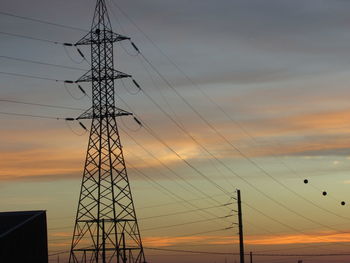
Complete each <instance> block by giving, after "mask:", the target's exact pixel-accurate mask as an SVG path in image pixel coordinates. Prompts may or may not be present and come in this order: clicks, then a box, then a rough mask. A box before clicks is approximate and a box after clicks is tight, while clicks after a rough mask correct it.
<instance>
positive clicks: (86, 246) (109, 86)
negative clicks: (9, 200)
mask: <svg viewBox="0 0 350 263" xmlns="http://www.w3.org/2000/svg"><path fill="white" fill-rule="evenodd" d="M128 39H129V38H128V37H125V36H122V35H119V34H116V33H114V32H113V31H112V27H111V23H110V20H109V16H108V12H107V7H106V3H105V0H97V4H96V9H95V13H94V18H93V22H92V26H91V30H90V32H89V33H88V34H87V35H86V36H84V37H83V38H82V39H81V40H80V41H78V42H77V43H76V44H75V46H76V47H77V46H81V45H87V46H89V47H90V51H91V70H89V71H88V72H87V73H86V74H84V75H83V76H82V77H81V78H80V79H78V80H77V81H75V83H82V82H88V83H91V86H92V107H91V108H90V109H88V110H87V111H86V112H84V113H83V114H82V115H80V116H79V117H78V118H76V120H79V121H80V120H84V119H91V120H92V123H91V129H90V138H89V144H88V150H87V155H86V161H85V168H84V172H83V180H82V186H81V192H80V198H79V204H78V211H77V215H76V221H75V227H74V234H73V239H72V246H71V253H70V259H69V262H71V263H73V262H74V263H75V262H92V263H95V262H96V263H97V262H100V263H105V262H109V263H126V262H128V263H143V262H145V256H144V252H143V247H142V242H141V237H140V231H139V227H138V223H137V219H136V214H135V208H134V203H133V199H132V195H131V190H130V185H129V179H128V175H127V171H126V167H125V161H124V157H123V150H122V146H121V142H120V137H119V131H118V127H117V121H116V118H117V117H121V116H126V115H132V114H131V113H129V112H126V111H124V110H122V109H119V108H117V107H116V106H115V105H116V104H115V91H114V80H116V79H120V78H129V77H131V76H130V75H128V74H125V73H122V72H120V71H117V70H115V69H114V61H113V43H114V42H117V41H122V40H128ZM78 50H79V49H78ZM79 51H80V50H79ZM80 53H81V51H80ZM81 54H82V53H81ZM81 125H82V126H83V124H81ZM83 127H85V126H83Z"/></svg>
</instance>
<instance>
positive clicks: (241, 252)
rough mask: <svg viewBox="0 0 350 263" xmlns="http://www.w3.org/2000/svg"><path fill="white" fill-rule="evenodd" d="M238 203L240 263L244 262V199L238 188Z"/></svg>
mask: <svg viewBox="0 0 350 263" xmlns="http://www.w3.org/2000/svg"><path fill="white" fill-rule="evenodd" d="M237 204H238V229H239V256H240V263H244V239H243V220H242V200H241V190H238V189H237Z"/></svg>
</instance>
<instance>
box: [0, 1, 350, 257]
mask: <svg viewBox="0 0 350 263" xmlns="http://www.w3.org/2000/svg"><path fill="white" fill-rule="evenodd" d="M95 2H96V1H95V0H85V1H84V0H74V1H68V0H60V1H57V0H56V1H54V0H46V1H44V0H31V1H24V0H2V4H1V8H0V39H1V41H0V123H1V126H0V127H1V128H0V135H1V136H0V210H1V211H17V210H37V209H43V210H47V216H48V229H49V236H48V238H49V254H55V253H56V252H61V251H66V250H69V249H70V241H71V236H72V231H73V224H74V220H75V213H76V209H77V203H78V195H79V190H80V183H81V177H82V170H83V165H84V158H85V152H86V148H87V141H88V133H85V132H84V130H83V129H82V128H81V127H80V126H79V124H77V123H67V122H65V121H63V120H54V119H42V118H30V117H24V116H14V115H6V114H4V113H18V114H30V115H39V116H52V117H60V118H66V117H77V116H78V115H80V114H81V112H83V111H84V109H87V108H89V107H90V105H91V101H89V98H87V97H83V98H81V99H79V100H76V99H74V97H75V98H77V97H78V98H80V97H81V93H80V91H79V90H77V88H76V87H75V86H72V85H66V87H65V86H64V85H63V83H61V82H55V81H50V80H44V79H35V78H25V77H20V76H13V75H7V74H3V73H15V74H25V75H33V76H38V77H41V78H46V79H57V80H76V79H78V78H79V77H80V76H81V75H83V74H84V72H85V71H86V70H88V69H89V65H88V64H87V63H85V62H84V61H81V57H80V56H79V54H78V53H77V51H76V50H75V49H74V48H69V47H68V48H66V49H64V48H63V46H62V45H56V44H53V43H49V42H43V41H36V40H33V39H25V38H19V37H15V36H13V35H12V36H11V35H9V34H6V33H10V34H19V35H25V36H29V37H31V38H39V39H45V40H50V41H57V42H69V43H74V42H76V41H78V40H79V39H80V38H81V37H82V36H83V35H84V32H83V31H80V30H73V29H68V28H62V27H58V26H54V25H48V24H42V23H38V22H35V21H29V20H24V19H21V18H18V17H13V16H9V15H6V14H5V13H10V14H14V15H18V16H25V17H29V18H34V19H40V20H45V21H50V22H52V23H58V24H64V25H67V26H72V27H76V28H82V29H86V30H88V29H89V27H90V24H91V21H92V15H93V9H94V6H95ZM107 4H108V7H109V9H110V18H111V21H112V24H113V29H114V31H115V32H118V33H121V34H125V35H128V36H130V37H131V38H132V40H133V41H134V42H135V43H136V44H137V46H138V47H139V48H140V50H141V52H142V53H143V54H144V55H145V57H147V59H149V61H151V63H152V64H153V65H154V66H155V67H156V68H157V70H159V72H160V73H161V74H162V76H164V77H165V78H166V80H167V81H168V83H170V84H171V86H172V87H173V88H174V90H175V91H176V92H174V90H173V89H172V88H171V87H169V85H167V83H165V82H164V80H162V79H161V77H160V76H159V75H157V73H156V72H155V71H154V70H153V69H152V67H150V65H148V64H147V62H146V61H145V60H144V59H143V58H142V57H141V56H137V54H136V52H135V50H134V49H133V48H132V46H131V45H130V43H128V42H122V43H118V44H116V45H115V64H116V69H118V70H120V71H123V72H125V73H128V74H131V75H133V77H134V78H135V79H136V80H137V82H138V83H139V84H140V85H141V86H142V89H143V90H144V91H145V94H144V93H143V92H137V89H136V88H135V86H134V85H133V83H132V82H131V81H130V80H125V81H124V83H122V82H121V81H116V83H115V86H116V94H117V96H118V99H117V106H118V107H120V108H123V109H125V110H128V111H132V112H134V113H135V114H136V115H137V116H138V118H139V119H140V120H141V121H142V122H143V123H144V124H145V126H146V125H147V127H151V128H152V130H153V131H154V133H156V135H157V137H158V139H159V140H157V139H156V138H154V137H153V136H152V135H150V133H148V132H147V129H145V128H140V127H139V126H138V125H137V123H135V122H134V120H133V119H132V118H130V117H125V118H123V119H120V120H119V128H120V132H121V140H122V144H123V146H124V148H123V150H124V153H125V159H126V164H127V167H128V172H129V178H130V183H131V187H132V191H133V197H134V202H135V206H136V214H137V216H138V218H139V225H140V231H141V236H142V239H143V244H144V247H146V250H145V253H146V258H147V260H148V262H150V263H160V262H164V261H167V262H169V263H173V262H174V263H175V262H179V261H181V262H184V263H186V262H189V263H190V262H191V263H197V262H198V263H199V262H203V263H213V262H216V263H219V262H225V261H226V262H229V263H231V262H232V263H234V262H238V261H239V256H238V255H237V253H239V247H238V235H237V233H238V229H237V227H236V224H235V223H236V222H237V218H236V214H235V213H233V214H232V210H236V209H237V208H236V203H235V201H234V200H233V199H232V198H231V197H235V195H236V193H235V190H236V189H240V190H241V192H242V198H243V213H244V214H243V218H244V233H245V240H246V246H245V248H246V252H247V253H249V252H250V251H252V252H253V253H254V254H259V253H260V254H275V256H271V255H270V256H267V255H265V256H258V255H256V256H255V261H254V262H261V263H265V262H266V263H267V262H284V263H289V262H297V261H298V260H301V259H303V260H304V261H303V262H310V263H316V262H348V261H349V260H348V258H349V257H350V256H338V257H312V256H308V257H306V256H305V257H302V256H299V257H298V256H293V254H308V255H309V254H334V253H346V252H348V246H349V244H350V213H349V211H350V210H349V207H350V196H349V191H348V189H349V186H350V172H349V170H350V136H349V133H350V99H349V98H350V74H349V73H350V16H349V12H350V1H344V0H332V1H330V0H293V1H291V0H264V1H261V0H218V1H212V0H191V1H186V0H178V1H171V0H147V1H127V0H107ZM118 6H119V7H120V8H121V9H118ZM121 10H122V11H121ZM1 12H2V13H1ZM125 14H127V15H128V17H127V16H125ZM140 29H141V30H142V32H141V31H140ZM82 51H83V52H84V54H86V56H87V57H89V48H88V47H84V48H82ZM16 59H17V60H16ZM18 59H20V60H31V61H33V60H34V61H38V62H42V63H49V64H54V65H64V66H67V67H69V68H60V67H55V66H49V65H44V64H33V63H29V62H25V61H19V60H18ZM76 62H78V63H76ZM179 69H180V70H179ZM184 73H185V74H184ZM84 89H85V90H86V91H87V92H91V88H90V86H89V85H88V84H84ZM179 94H180V96H179ZM148 96H149V97H151V98H152V100H153V101H152V100H150V99H149V97H148ZM183 98H184V99H183ZM9 100H10V101H19V102H28V103H37V104H46V105H54V106H64V107H71V108H76V109H75V110H74V109H71V110H69V109H59V108H52V107H51V108H50V107H43V106H33V105H26V104H20V103H13V102H9ZM154 102H156V103H154ZM160 108H161V109H162V110H160ZM162 111H163V112H162ZM169 116H170V117H171V118H169ZM174 121H175V122H177V123H178V126H180V127H183V130H181V129H179V127H178V126H177V125H176V124H174ZM84 125H85V126H87V127H89V121H84ZM184 131H185V132H184ZM160 140H161V141H163V142H165V143H166V144H167V145H168V146H169V148H171V149H172V150H173V151H175V152H176V153H178V155H179V156H180V157H181V159H182V160H181V159H180V158H179V156H177V155H175V154H174V152H173V151H172V150H170V149H169V148H167V147H166V146H165V145H164V144H162V143H161V142H160ZM228 142H229V143H228ZM183 160H185V161H186V162H187V163H189V164H191V166H192V168H191V167H189V166H188V165H186V163H185V162H184V161H183ZM193 167H194V169H193ZM203 175H204V176H203ZM205 178H209V180H210V181H212V182H215V184H216V185H215V184H214V183H211V182H209V180H208V179H205ZM304 179H308V181H309V183H308V184H304V182H303V181H304ZM322 191H327V193H328V194H327V196H323V195H322ZM227 193H230V194H227ZM230 195H231V197H230ZM341 201H345V202H346V205H345V206H342V205H341ZM199 209H202V211H200V210H199ZM230 215H231V216H230ZM232 226H233V227H234V228H230V227H232ZM228 228H230V229H228ZM225 229H226V230H225ZM159 248H160V249H166V250H168V251H164V250H157V249H159ZM172 250H191V251H207V252H218V253H223V254H212V255H205V254H190V253H185V252H176V251H172ZM226 253H227V254H226ZM229 253H234V255H229ZM280 254H282V255H283V254H284V255H286V254H288V255H289V256H278V255H280ZM66 257H67V254H61V255H60V260H61V262H65V261H64V260H65V259H66ZM247 260H248V257H247ZM50 262H57V256H51V257H50Z"/></svg>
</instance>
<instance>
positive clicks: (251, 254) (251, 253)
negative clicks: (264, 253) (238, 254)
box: [249, 251, 253, 263]
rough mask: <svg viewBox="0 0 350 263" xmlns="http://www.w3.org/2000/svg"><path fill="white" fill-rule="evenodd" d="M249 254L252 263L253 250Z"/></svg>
mask: <svg viewBox="0 0 350 263" xmlns="http://www.w3.org/2000/svg"><path fill="white" fill-rule="evenodd" d="M249 256H250V263H253V252H251V251H250V252H249Z"/></svg>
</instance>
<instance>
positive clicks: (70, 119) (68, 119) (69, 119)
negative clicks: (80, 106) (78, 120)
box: [65, 118, 75, 121]
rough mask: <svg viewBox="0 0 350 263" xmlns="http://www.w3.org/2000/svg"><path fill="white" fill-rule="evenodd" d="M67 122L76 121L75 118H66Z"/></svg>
mask: <svg viewBox="0 0 350 263" xmlns="http://www.w3.org/2000/svg"><path fill="white" fill-rule="evenodd" d="M65 120H66V121H75V119H74V118H65Z"/></svg>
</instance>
